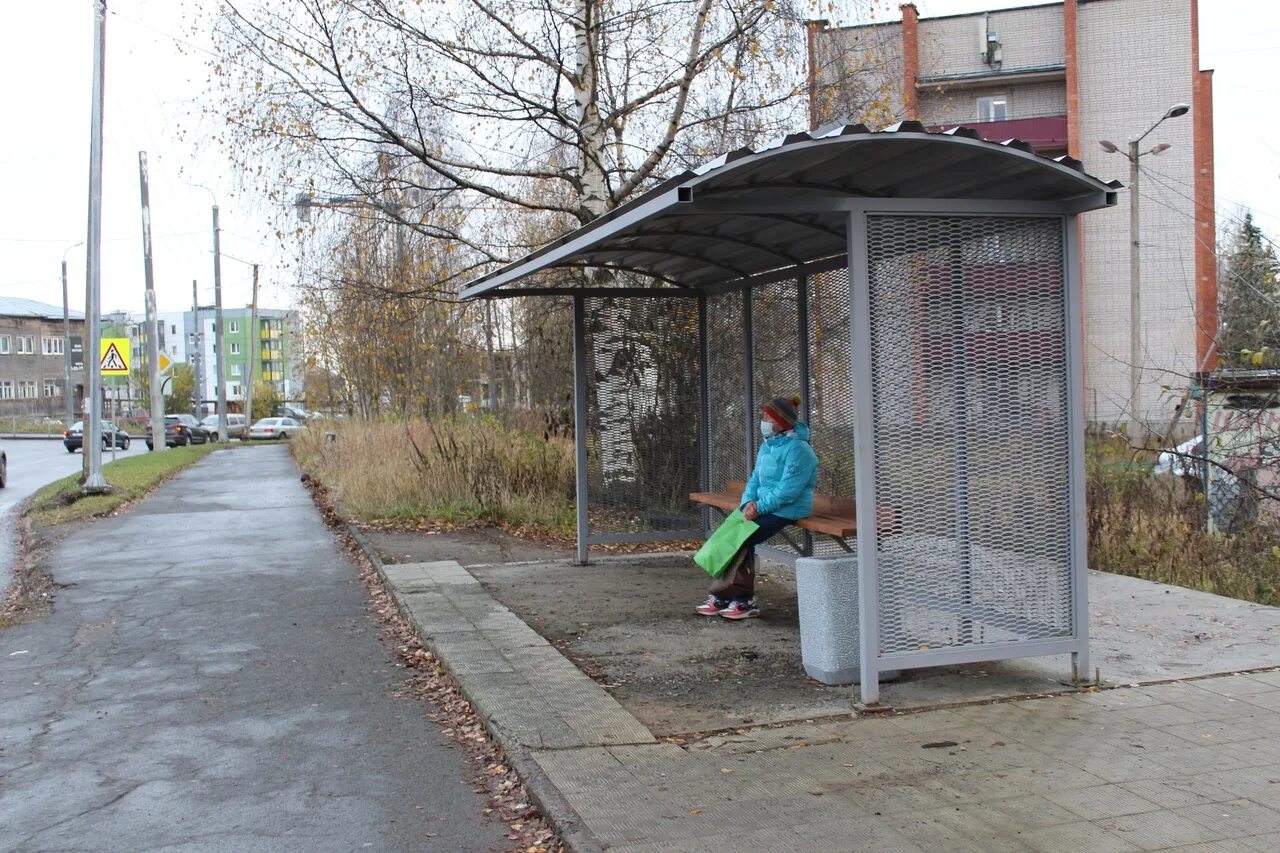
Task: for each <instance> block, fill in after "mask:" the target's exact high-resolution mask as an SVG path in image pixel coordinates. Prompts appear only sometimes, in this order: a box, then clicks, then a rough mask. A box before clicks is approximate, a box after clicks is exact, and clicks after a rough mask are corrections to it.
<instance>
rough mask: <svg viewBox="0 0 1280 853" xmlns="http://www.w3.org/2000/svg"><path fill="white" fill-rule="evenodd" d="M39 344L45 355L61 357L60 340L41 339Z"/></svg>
mask: <svg viewBox="0 0 1280 853" xmlns="http://www.w3.org/2000/svg"><path fill="white" fill-rule="evenodd" d="M40 344H41V346H42V347H43V349H44V354H45V355H62V338H42V339H41V340H40Z"/></svg>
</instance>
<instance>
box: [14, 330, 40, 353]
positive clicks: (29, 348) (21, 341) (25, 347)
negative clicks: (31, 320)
mask: <svg viewBox="0 0 1280 853" xmlns="http://www.w3.org/2000/svg"><path fill="white" fill-rule="evenodd" d="M35 351H36V339H35V337H34V336H32V335H18V355H35Z"/></svg>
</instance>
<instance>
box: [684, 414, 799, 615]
mask: <svg viewBox="0 0 1280 853" xmlns="http://www.w3.org/2000/svg"><path fill="white" fill-rule="evenodd" d="M799 407H800V396H799V395H798V394H796V395H792V396H791V397H774V398H773V400H771V401H770V402H769V403H767V404H766V405H765V406H764V407H763V408H762V410H761V412H762V414H763V418H762V419H761V421H760V432H761V434H763V435H764V443H763V444H761V445H760V452H759V453H758V454H756V464H755V468H753V469H752V471H751V479H750V480H749V481H748V482H747V488H746V491H744V492H743V493H742V514H743V516H744V517H746V518H748V519H750V520H751V521H754V522H755V523H756V524H758V525H759V526H760V527H759V529H758V530H757V531H756V532H755V533H753V534H751V537H750V538H749V539H747V541H746V543H745V544H744V545H743V546H742V549H741V550H740V551H738V553H737V554H736V555H735V556H734V558H733V559H732V560H731V561H730V562H729V568H727V569H725V572H724V574H722V575H721V576H720V577H719V578H717V579H716V580H715V581H714V582H712V584H711V594H710V595H709V596H708V597H707V600H706V601H704V602H703V603H702V604H699V605H698V607H697V608H696V610H697V612H698V613H700V614H701V615H703V616H723V617H724V618H725V619H734V620H737V619H750V618H752V617H754V616H759V615H760V608H759V606H758V605H757V604H756V557H755V547H756V545H759V544H760V543H762V542H766V541H768V540H769V539H772V538H773V537H774V535H776V534H777V532H778V531H779V530H781V529H782V528H784V527H786V526H787V525H789V524H794V523H795V522H797V521H799V520H800V519H802V518H805V517H807V516H808V515H809V514H810V513H812V512H813V491H814V489H816V488H817V486H818V457H817V456H816V455H815V454H814V452H813V448H812V447H810V446H809V427H807V426H805V425H804V424H802V423H800V414H799V411H798V409H799Z"/></svg>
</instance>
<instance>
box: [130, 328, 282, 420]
mask: <svg viewBox="0 0 1280 853" xmlns="http://www.w3.org/2000/svg"><path fill="white" fill-rule="evenodd" d="M222 318H223V322H224V323H225V324H226V328H225V329H224V330H223V345H224V346H225V347H226V349H227V352H226V361H227V365H226V370H227V374H226V375H227V400H228V402H229V403H230V404H232V405H231V408H239V404H240V403H241V402H242V401H243V400H244V397H245V388H246V386H247V385H248V383H249V381H250V376H252V379H253V381H254V382H257V381H259V380H262V381H266V382H270V383H272V384H273V385H275V387H276V391H277V392H278V393H279V394H280V395H281V397H283V398H284V399H286V400H294V399H297V398H298V397H299V396H300V395H301V394H302V389H303V382H302V375H303V371H302V365H301V360H300V359H299V357H298V353H299V351H300V347H299V346H298V345H297V340H298V336H299V334H300V327H299V325H298V318H297V313H296V312H294V311H288V310H283V309H277V308H260V309H259V310H258V320H257V328H256V333H255V331H254V330H253V329H251V328H250V327H251V325H252V323H253V311H252V309H250V308H248V307H244V308H225V309H223V312H222ZM156 319H157V324H158V326H159V328H160V348H161V350H162V351H163V352H164V353H165V355H167V356H168V357H169V358H170V359H172V360H173V361H174V362H177V363H180V364H189V365H190V366H191V367H192V369H193V370H195V371H196V376H197V390H198V392H199V393H200V395H201V399H202V400H203V401H204V403H205V407H206V408H207V409H209V408H211V407H212V406H213V404H214V403H216V402H217V399H218V385H217V369H218V362H217V351H218V347H217V328H218V326H217V312H216V310H215V309H214V307H213V306H212V305H202V306H200V308H199V310H198V312H193V311H169V312H161V313H160V314H158V315H157V318H156ZM131 337H132V338H133V346H134V349H135V351H136V352H137V353H139V354H141V353H144V352H145V351H146V340H147V339H146V328H145V324H142V323H138V324H135V327H134V331H133V332H132V333H131ZM139 363H142V362H141V361H140V362H139Z"/></svg>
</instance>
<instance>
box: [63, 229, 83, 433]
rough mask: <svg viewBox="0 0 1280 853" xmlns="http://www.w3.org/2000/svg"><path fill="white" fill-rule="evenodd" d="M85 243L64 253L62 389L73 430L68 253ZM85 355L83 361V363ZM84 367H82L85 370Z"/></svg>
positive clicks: (74, 416) (69, 422) (73, 245)
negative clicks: (63, 381) (63, 383)
mask: <svg viewBox="0 0 1280 853" xmlns="http://www.w3.org/2000/svg"><path fill="white" fill-rule="evenodd" d="M83 245H84V241H81V242H79V243H73V244H72V245H70V246H68V247H67V248H66V250H65V251H63V253H62V365H63V370H64V372H65V381H66V384H65V385H64V387H63V389H62V396H63V397H65V398H66V399H65V400H64V403H65V404H66V415H67V429H71V425H72V424H73V423H75V422H76V401H75V396H76V395H75V392H74V390H73V388H72V386H71V307H70V303H69V302H68V301H67V252H70V251H71V250H72V249H74V248H75V247H76V246H83ZM80 347H81V349H83V348H84V339H83V338H82V339H81V341H80ZM83 358H84V357H83V354H82V355H81V360H82V361H83ZM83 369H84V367H83V366H82V367H81V370H83Z"/></svg>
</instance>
